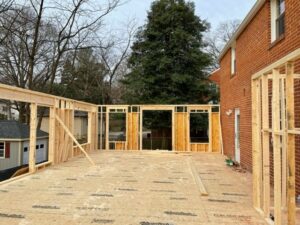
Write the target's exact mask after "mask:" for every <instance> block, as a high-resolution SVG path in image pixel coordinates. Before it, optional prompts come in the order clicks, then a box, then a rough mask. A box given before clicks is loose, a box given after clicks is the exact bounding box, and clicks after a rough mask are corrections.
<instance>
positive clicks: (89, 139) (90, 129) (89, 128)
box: [87, 112, 93, 145]
mask: <svg viewBox="0 0 300 225" xmlns="http://www.w3.org/2000/svg"><path fill="white" fill-rule="evenodd" d="M92 129H93V126H92V112H88V136H87V142H88V143H89V144H90V145H91V144H92V133H93V132H92Z"/></svg>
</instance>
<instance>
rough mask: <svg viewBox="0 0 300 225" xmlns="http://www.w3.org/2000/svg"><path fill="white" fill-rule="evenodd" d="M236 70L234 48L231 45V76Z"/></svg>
mask: <svg viewBox="0 0 300 225" xmlns="http://www.w3.org/2000/svg"><path fill="white" fill-rule="evenodd" d="M235 72H236V48H235V46H233V47H231V76H233V75H234V74H235Z"/></svg>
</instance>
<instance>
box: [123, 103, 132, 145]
mask: <svg viewBox="0 0 300 225" xmlns="http://www.w3.org/2000/svg"><path fill="white" fill-rule="evenodd" d="M130 114H131V115H132V109H131V113H130ZM125 115H126V136H125V137H126V140H125V146H124V150H128V139H129V138H128V137H129V114H128V108H127V109H126V111H125Z"/></svg>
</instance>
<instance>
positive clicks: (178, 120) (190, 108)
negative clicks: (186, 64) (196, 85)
mask: <svg viewBox="0 0 300 225" xmlns="http://www.w3.org/2000/svg"><path fill="white" fill-rule="evenodd" d="M213 109H217V110H215V111H214V110H213ZM144 111H170V112H171V113H172V150H173V151H178V152H189V151H195V152H212V153H220V152H221V147H222V141H221V137H222V135H221V124H220V112H219V105H102V106H99V119H100V121H99V124H100V129H99V133H100V137H103V136H104V137H105V140H104V141H105V143H106V144H105V148H104V149H106V150H109V149H110V143H112V142H113V141H111V140H109V120H110V119H109V118H110V117H109V116H110V114H111V113H122V112H123V113H125V114H126V141H124V142H114V146H115V147H114V149H115V150H143V149H142V146H143V143H142V140H143V133H142V132H141V131H142V130H143V128H142V127H143V123H142V121H143V112H144ZM191 113H207V114H208V118H209V142H207V143H191V140H190V114H191ZM104 115H105V119H104ZM103 124H105V126H104V125H103ZM107 140H109V141H107ZM100 142H101V144H100V146H104V145H103V144H102V138H100ZM101 149H102V148H101Z"/></svg>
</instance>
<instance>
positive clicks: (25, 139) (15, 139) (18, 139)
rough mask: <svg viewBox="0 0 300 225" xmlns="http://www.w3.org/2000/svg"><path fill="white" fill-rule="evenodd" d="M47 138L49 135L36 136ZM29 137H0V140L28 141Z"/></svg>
mask: <svg viewBox="0 0 300 225" xmlns="http://www.w3.org/2000/svg"><path fill="white" fill-rule="evenodd" d="M45 138H49V136H42V137H37V138H36V139H45ZM29 140H30V138H0V141H17V142H19V141H29Z"/></svg>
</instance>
